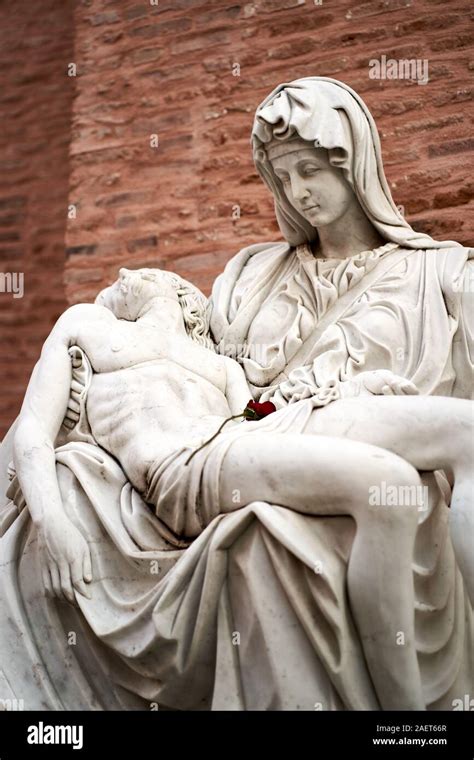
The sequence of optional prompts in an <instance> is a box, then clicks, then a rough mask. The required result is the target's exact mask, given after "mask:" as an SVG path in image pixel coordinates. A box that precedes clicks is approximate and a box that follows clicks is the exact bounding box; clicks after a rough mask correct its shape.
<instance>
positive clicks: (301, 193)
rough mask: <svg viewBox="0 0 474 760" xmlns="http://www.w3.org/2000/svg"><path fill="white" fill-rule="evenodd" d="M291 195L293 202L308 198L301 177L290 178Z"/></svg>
mask: <svg viewBox="0 0 474 760" xmlns="http://www.w3.org/2000/svg"><path fill="white" fill-rule="evenodd" d="M291 194H292V196H293V198H294V199H295V201H302V200H304V198H307V197H308V196H309V190H308V187H307V185H306V182H305V180H304V178H303V177H299V176H298V175H296V176H294V177H292V178H291Z"/></svg>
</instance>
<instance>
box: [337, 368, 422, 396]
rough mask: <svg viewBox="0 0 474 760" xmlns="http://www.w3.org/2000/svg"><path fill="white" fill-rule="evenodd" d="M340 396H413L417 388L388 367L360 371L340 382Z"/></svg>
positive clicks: (416, 392)
mask: <svg viewBox="0 0 474 760" xmlns="http://www.w3.org/2000/svg"><path fill="white" fill-rule="evenodd" d="M340 388H341V396H342V398H348V397H351V396H415V395H417V394H418V393H419V391H418V388H417V387H416V385H415V384H414V383H412V382H411V381H410V380H406V378H404V377H400V376H399V375H395V374H394V373H393V372H391V371H390V370H388V369H376V370H373V371H372V372H361V373H360V375H357V377H354V378H353V379H352V380H347V381H345V382H343V383H341V384H340Z"/></svg>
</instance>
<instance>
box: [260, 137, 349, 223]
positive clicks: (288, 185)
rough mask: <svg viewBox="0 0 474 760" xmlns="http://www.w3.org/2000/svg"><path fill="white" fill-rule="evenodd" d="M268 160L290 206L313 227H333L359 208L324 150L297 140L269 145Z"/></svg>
mask: <svg viewBox="0 0 474 760" xmlns="http://www.w3.org/2000/svg"><path fill="white" fill-rule="evenodd" d="M267 156H268V159H269V161H270V163H271V166H272V169H273V172H274V174H275V176H276V177H277V179H278V180H279V181H280V182H281V185H282V188H283V192H284V193H285V196H286V198H287V200H288V202H289V203H290V204H291V205H292V206H293V208H294V209H295V210H296V211H297V212H298V213H299V214H300V215H301V216H302V217H303V218H304V219H305V220H306V222H308V223H309V224H310V225H311V226H312V227H314V228H319V227H323V226H325V225H328V224H331V223H332V222H335V221H337V220H338V219H341V218H343V217H344V216H346V214H347V213H348V211H350V210H351V209H352V208H353V207H354V206H356V205H357V206H358V205H359V203H358V200H357V198H356V196H355V193H354V191H353V189H352V187H351V185H350V184H349V182H348V181H347V180H346V178H345V177H344V174H343V173H342V171H341V169H338V168H335V167H333V166H332V165H331V162H330V159H329V153H328V151H327V150H326V149H325V148H315V147H314V146H313V145H312V143H311V142H309V141H308V140H302V139H301V138H296V139H290V140H287V141H284V142H282V143H278V142H273V143H272V144H269V146H268V147H267Z"/></svg>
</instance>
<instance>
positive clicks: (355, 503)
mask: <svg viewBox="0 0 474 760" xmlns="http://www.w3.org/2000/svg"><path fill="white" fill-rule="evenodd" d="M382 481H385V483H386V484H387V485H389V486H390V485H395V486H398V487H402V488H405V487H407V486H408V487H413V486H415V487H418V486H419V485H420V483H421V481H420V478H419V476H418V473H417V472H416V470H415V469H414V468H413V467H412V466H411V465H409V464H408V463H407V462H405V461H404V460H402V459H400V458H399V457H397V456H395V455H393V454H391V453H390V452H388V451H384V450H383V449H379V448H376V447H374V446H369V445H366V444H362V443H355V442H353V441H345V440H342V439H338V438H327V437H323V436H309V435H308V436H306V435H300V434H296V435H295V434H292V435H291V434H290V435H287V434H266V433H258V432H257V431H255V432H252V433H251V434H249V435H248V436H247V435H246V436H242V437H241V438H238V439H236V440H235V441H234V442H233V443H232V445H231V446H230V447H229V450H228V452H227V454H226V455H225V458H224V461H223V464H222V470H221V493H220V503H221V505H222V511H223V512H230V511H232V510H235V509H237V508H239V507H242V506H244V505H245V504H248V503H250V502H252V501H267V502H270V503H273V504H279V505H281V506H284V507H288V508H289V509H293V510H295V511H298V512H302V513H304V514H310V515H352V517H353V518H354V519H355V521H356V523H357V530H356V536H355V539H354V544H353V547H352V551H351V556H350V560H349V568H348V590H349V598H350V602H351V608H352V611H353V615H354V618H355V622H356V625H357V627H358V630H359V634H360V637H361V641H362V645H363V647H364V651H365V655H366V658H367V664H368V667H369V670H370V673H371V676H372V679H373V681H374V684H375V686H376V689H377V694H378V696H379V699H380V701H381V704H382V707H383V708H384V709H400V708H402V709H409V710H411V709H424V707H425V703H424V699H423V695H422V689H421V680H420V674H419V668H418V660H417V654H416V648H415V638H414V590H413V573H412V560H413V547H414V541H415V534H416V528H417V521H418V516H417V508H416V506H413V505H412V506H406V505H404V504H400V506H397V507H388V506H383V505H377V506H370V504H369V494H370V490H369V489H371V487H373V486H377V485H379V484H380V483H381V482H382ZM235 489H238V490H239V491H240V503H239V504H235V503H234V501H233V496H234V494H235ZM400 631H403V633H404V634H405V644H404V646H399V645H398V640H397V636H398V634H399V632H400Z"/></svg>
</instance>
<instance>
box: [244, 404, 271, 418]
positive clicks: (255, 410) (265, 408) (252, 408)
mask: <svg viewBox="0 0 474 760" xmlns="http://www.w3.org/2000/svg"><path fill="white" fill-rule="evenodd" d="M273 412H276V406H275V404H272V402H271V401H264V403H263V404H260V403H259V402H258V401H253V400H252V399H250V401H249V402H248V403H247V406H246V407H245V410H244V417H245V419H246V420H261V419H262V418H263V417H267V416H268V415H269V414H272V413H273Z"/></svg>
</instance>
